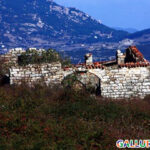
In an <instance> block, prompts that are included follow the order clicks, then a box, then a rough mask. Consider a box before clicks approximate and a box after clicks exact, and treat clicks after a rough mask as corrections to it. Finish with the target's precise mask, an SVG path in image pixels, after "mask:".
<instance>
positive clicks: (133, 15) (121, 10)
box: [54, 0, 150, 30]
mask: <svg viewBox="0 0 150 150" xmlns="http://www.w3.org/2000/svg"><path fill="white" fill-rule="evenodd" d="M54 1H55V2H57V3H58V4H61V5H64V6H67V7H76V8H78V9H80V10H82V11H84V12H86V13H88V14H89V15H91V16H92V17H94V18H96V19H98V20H101V21H102V23H103V24H105V25H108V26H110V27H123V28H136V29H138V30H142V29H146V28H150V0H54Z"/></svg>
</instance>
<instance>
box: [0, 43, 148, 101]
mask: <svg viewBox="0 0 150 150" xmlns="http://www.w3.org/2000/svg"><path fill="white" fill-rule="evenodd" d="M32 49H33V48H31V49H29V50H32ZM42 50H43V49H40V50H39V52H40V51H42ZM23 52H25V51H24V50H22V49H14V50H11V51H9V53H7V54H5V55H1V58H0V59H1V60H3V61H4V62H5V63H9V62H11V63H12V62H13V63H14V65H13V66H12V67H11V68H10V69H9V78H10V84H11V85H12V84H21V83H24V82H25V83H27V84H29V85H31V86H32V85H33V84H34V83H38V82H39V83H44V84H46V85H55V84H58V85H60V84H61V83H62V82H63V81H64V80H67V78H68V77H69V76H72V75H75V76H76V77H77V82H76V84H79V85H80V86H84V87H86V88H87V87H89V88H93V89H94V90H95V92H96V94H98V95H101V96H103V97H107V98H114V99H118V98H132V97H140V98H144V97H145V96H146V95H149V94H150V63H149V61H148V60H146V59H145V58H144V56H143V55H142V53H141V52H140V51H139V50H138V49H137V48H136V47H135V46H130V47H128V48H127V49H126V52H125V53H122V52H121V51H120V50H117V52H116V59H114V60H111V61H103V62H93V58H92V54H86V55H85V62H84V63H81V64H77V65H72V67H67V66H66V67H64V68H63V67H62V66H61V63H60V62H55V63H51V64H48V63H43V64H40V65H38V64H32V65H31V64H29V65H27V66H19V65H17V60H18V56H19V55H20V54H21V53H23Z"/></svg>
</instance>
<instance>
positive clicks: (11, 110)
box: [0, 86, 150, 150]
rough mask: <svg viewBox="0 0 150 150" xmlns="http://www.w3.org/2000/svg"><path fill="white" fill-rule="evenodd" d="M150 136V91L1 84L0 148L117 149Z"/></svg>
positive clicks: (54, 149) (10, 149)
mask: <svg viewBox="0 0 150 150" xmlns="http://www.w3.org/2000/svg"><path fill="white" fill-rule="evenodd" d="M149 138H150V97H147V98H145V99H144V100H138V99H133V100H117V101H112V100H109V99H104V98H101V97H92V96H90V94H89V93H88V92H86V91H80V92H77V91H74V90H72V89H67V88H66V89H64V88H59V87H53V88H50V87H44V88H43V87H40V86H36V87H35V88H29V87H27V86H20V87H15V86H12V87H11V86H3V87H0V150H113V149H114V150H116V149H117V148H116V146H115V145H116V141H117V140H118V139H149Z"/></svg>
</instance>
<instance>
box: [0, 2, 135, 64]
mask: <svg viewBox="0 0 150 150" xmlns="http://www.w3.org/2000/svg"><path fill="white" fill-rule="evenodd" d="M128 36H129V33H128V32H125V31H118V30H115V29H112V28H109V27H107V26H105V25H103V24H102V23H101V22H99V21H97V20H95V19H93V18H92V17H91V16H89V15H88V14H86V13H84V12H82V11H80V10H77V9H75V8H66V7H63V6H60V5H58V4H56V3H55V2H52V1H51V0H13V1H11V0H5V1H0V50H1V52H4V51H7V50H8V49H9V48H15V47H23V48H28V47H37V48H55V49H57V50H58V51H65V53H67V54H68V55H70V56H71V58H72V60H73V61H74V62H78V61H79V60H80V58H83V55H84V54H85V53H86V52H89V51H92V53H93V54H94V55H95V56H97V58H96V57H95V59H99V58H100V59H107V58H108V56H112V55H115V51H114V50H115V49H116V48H123V47H126V46H127V45H130V44H133V43H134V42H135V41H134V40H135V39H133V38H132V36H131V37H128ZM125 38H126V39H125ZM128 38H130V39H131V40H128Z"/></svg>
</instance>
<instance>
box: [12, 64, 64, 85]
mask: <svg viewBox="0 0 150 150" xmlns="http://www.w3.org/2000/svg"><path fill="white" fill-rule="evenodd" d="M63 76H64V74H63V71H62V69H61V63H59V62H57V63H51V64H41V65H37V64H34V65H28V66H14V67H12V68H10V84H21V83H22V82H25V83H27V84H29V85H33V84H34V83H38V82H39V83H45V84H46V85H54V84H60V83H61V81H62V80H63Z"/></svg>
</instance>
